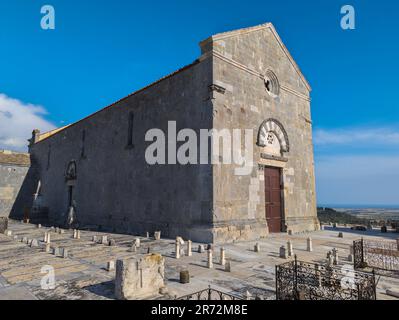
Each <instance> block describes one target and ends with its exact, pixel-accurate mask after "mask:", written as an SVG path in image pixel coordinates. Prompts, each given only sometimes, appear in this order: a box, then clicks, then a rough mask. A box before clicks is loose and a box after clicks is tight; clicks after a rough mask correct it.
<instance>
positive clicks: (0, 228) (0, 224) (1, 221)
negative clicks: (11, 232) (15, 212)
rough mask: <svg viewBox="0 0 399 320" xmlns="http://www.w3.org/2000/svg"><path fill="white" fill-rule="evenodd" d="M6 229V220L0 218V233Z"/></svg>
mask: <svg viewBox="0 0 399 320" xmlns="http://www.w3.org/2000/svg"><path fill="white" fill-rule="evenodd" d="M7 229H8V218H6V217H0V233H4V232H5V231H6V230H7Z"/></svg>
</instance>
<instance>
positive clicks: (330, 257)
mask: <svg viewBox="0 0 399 320" xmlns="http://www.w3.org/2000/svg"><path fill="white" fill-rule="evenodd" d="M333 264H334V257H333V254H332V253H331V251H328V252H327V267H331V266H332V265H333Z"/></svg>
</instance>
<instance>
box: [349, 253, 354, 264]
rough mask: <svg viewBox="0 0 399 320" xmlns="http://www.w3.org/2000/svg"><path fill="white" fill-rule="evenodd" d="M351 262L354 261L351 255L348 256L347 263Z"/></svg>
mask: <svg viewBox="0 0 399 320" xmlns="http://www.w3.org/2000/svg"><path fill="white" fill-rule="evenodd" d="M353 260H354V257H353V254H349V255H348V261H349V262H353Z"/></svg>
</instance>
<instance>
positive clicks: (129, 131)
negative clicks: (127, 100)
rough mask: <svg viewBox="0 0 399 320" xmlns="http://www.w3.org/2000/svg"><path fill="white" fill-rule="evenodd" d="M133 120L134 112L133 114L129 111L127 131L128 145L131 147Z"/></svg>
mask: <svg viewBox="0 0 399 320" xmlns="http://www.w3.org/2000/svg"><path fill="white" fill-rule="evenodd" d="M133 121H134V114H133V112H129V127H128V132H127V134H128V136H127V145H128V147H133Z"/></svg>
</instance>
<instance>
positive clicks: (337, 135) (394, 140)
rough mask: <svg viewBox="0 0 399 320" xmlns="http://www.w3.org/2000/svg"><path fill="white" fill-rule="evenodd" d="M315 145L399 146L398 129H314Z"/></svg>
mask: <svg viewBox="0 0 399 320" xmlns="http://www.w3.org/2000/svg"><path fill="white" fill-rule="evenodd" d="M314 142H315V144H316V145H350V144H355V143H362V144H364V143H367V144H369V145H377V144H378V145H381V144H383V145H399V129H394V128H388V127H386V128H384V127H381V128H351V129H331V130H326V129H316V130H315V132H314Z"/></svg>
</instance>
